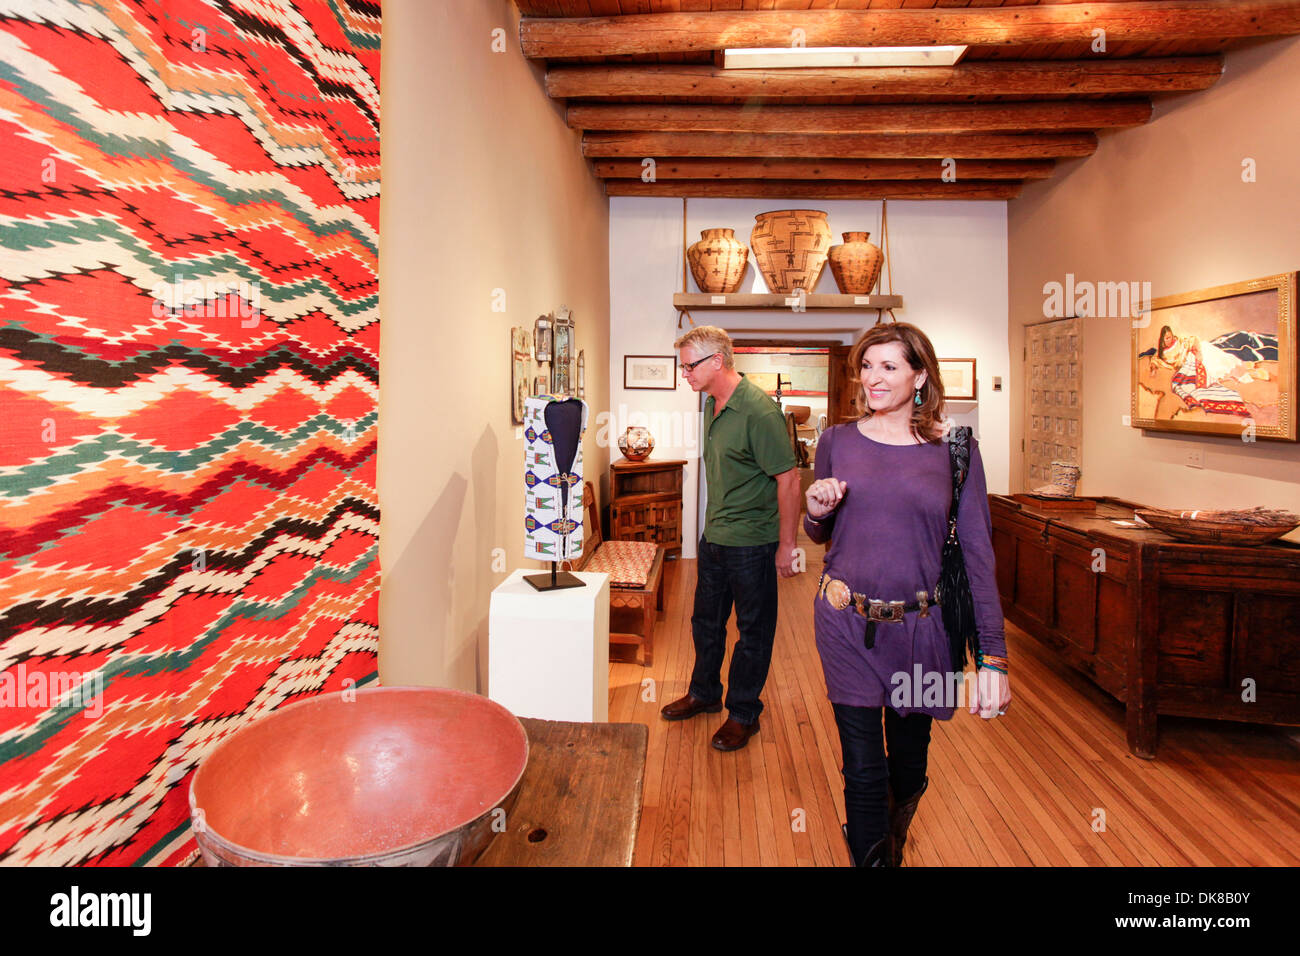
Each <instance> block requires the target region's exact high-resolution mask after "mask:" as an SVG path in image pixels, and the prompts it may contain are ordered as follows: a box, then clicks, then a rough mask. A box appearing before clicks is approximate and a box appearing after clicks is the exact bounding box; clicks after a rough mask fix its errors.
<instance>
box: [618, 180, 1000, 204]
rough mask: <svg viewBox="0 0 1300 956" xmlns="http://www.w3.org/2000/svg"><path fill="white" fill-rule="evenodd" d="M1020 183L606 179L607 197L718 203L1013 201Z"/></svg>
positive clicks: (971, 181)
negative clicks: (720, 200)
mask: <svg viewBox="0 0 1300 956" xmlns="http://www.w3.org/2000/svg"><path fill="white" fill-rule="evenodd" d="M1022 185H1023V184H1022V183H1020V182H977V181H974V180H970V181H967V180H959V181H957V182H953V183H919V182H890V181H875V182H838V181H836V182H809V181H808V180H804V179H800V180H783V179H748V180H744V179H737V180H731V181H730V182H716V181H714V180H709V179H677V180H663V181H660V182H654V183H643V182H641V181H640V180H627V179H607V180H605V194H606V195H607V196H686V197H687V198H689V199H696V198H701V199H704V198H710V197H715V198H724V199H789V200H791V201H793V200H803V199H1014V198H1016V196H1018V195H1019V194H1020V188H1021V186H1022Z"/></svg>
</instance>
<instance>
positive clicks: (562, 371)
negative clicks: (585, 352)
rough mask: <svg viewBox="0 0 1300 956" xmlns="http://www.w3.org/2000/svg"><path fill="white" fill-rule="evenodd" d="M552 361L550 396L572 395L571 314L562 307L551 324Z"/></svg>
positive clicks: (572, 338)
mask: <svg viewBox="0 0 1300 956" xmlns="http://www.w3.org/2000/svg"><path fill="white" fill-rule="evenodd" d="M551 326H552V329H551V335H552V343H553V349H554V359H553V361H552V362H551V394H552V395H569V394H571V393H572V384H571V379H572V375H573V340H574V328H573V313H572V312H570V311H569V310H568V309H567V308H565V307H564V306H560V308H559V309H558V310H557V311H556V313H555V316H554V319H553V320H552V323H551Z"/></svg>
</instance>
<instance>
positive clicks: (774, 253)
mask: <svg viewBox="0 0 1300 956" xmlns="http://www.w3.org/2000/svg"><path fill="white" fill-rule="evenodd" d="M754 221H755V225H754V231H753V232H751V233H750V235H749V246H750V248H751V249H753V250H754V263H755V264H756V265H757V266H758V270H759V271H760V272H761V273H763V278H764V279H765V280H766V281H767V288H768V291H769V292H774V293H777V294H779V295H789V294H790V293H791V292H793V291H794V290H795V289H803V290H804V291H805V292H812V291H813V289H814V288H816V286H817V280H818V279H819V278H820V277H821V274H822V269H823V268H824V267H825V265H826V253H827V250H828V249H830V245H831V227H830V226H829V225H827V223H826V213H824V212H822V211H821V210H819V209H777V210H774V211H772V212H761V213H759V214H758V215H757V216H755V217H754Z"/></svg>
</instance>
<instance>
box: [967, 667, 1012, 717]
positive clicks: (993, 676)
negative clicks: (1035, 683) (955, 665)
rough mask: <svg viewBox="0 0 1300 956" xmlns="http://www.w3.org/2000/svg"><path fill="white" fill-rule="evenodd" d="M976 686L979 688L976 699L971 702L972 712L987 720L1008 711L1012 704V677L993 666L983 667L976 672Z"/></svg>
mask: <svg viewBox="0 0 1300 956" xmlns="http://www.w3.org/2000/svg"><path fill="white" fill-rule="evenodd" d="M975 674H976V681H975V684H976V687H977V688H978V689H979V690H978V693H977V694H976V699H975V700H974V701H972V702H971V705H970V712H971V713H972V714H979V715H980V716H981V717H983V718H984V719H985V720H988V719H990V718H993V717H997V716H999V715H1001V714H1003V713H1006V709H1007V707H1009V706H1010V705H1011V678H1009V677H1008V676H1007V675H1006V674H1004V673H1002V672H1001V671H995V670H993V669H992V668H991V667H981V668H980V669H979V670H977V671H976V672H975Z"/></svg>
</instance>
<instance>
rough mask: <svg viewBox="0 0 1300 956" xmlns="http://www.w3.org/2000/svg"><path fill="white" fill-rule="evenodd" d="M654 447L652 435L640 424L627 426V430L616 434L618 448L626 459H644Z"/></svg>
mask: <svg viewBox="0 0 1300 956" xmlns="http://www.w3.org/2000/svg"><path fill="white" fill-rule="evenodd" d="M654 448H655V440H654V436H652V435H651V434H650V432H649V431H648V430H647V429H645V428H643V427H642V426H640V425H632V426H629V428H628V430H627V431H625V432H623V434H621V435H619V436H618V450H619V451H621V452H622V453H623V457H624V458H626V459H627V460H628V461H645V460H646V459H647V458H649V457H650V452H652V451H654Z"/></svg>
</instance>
